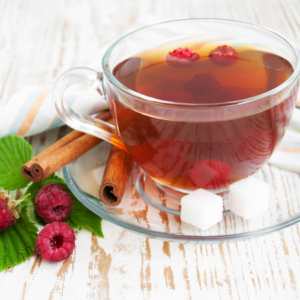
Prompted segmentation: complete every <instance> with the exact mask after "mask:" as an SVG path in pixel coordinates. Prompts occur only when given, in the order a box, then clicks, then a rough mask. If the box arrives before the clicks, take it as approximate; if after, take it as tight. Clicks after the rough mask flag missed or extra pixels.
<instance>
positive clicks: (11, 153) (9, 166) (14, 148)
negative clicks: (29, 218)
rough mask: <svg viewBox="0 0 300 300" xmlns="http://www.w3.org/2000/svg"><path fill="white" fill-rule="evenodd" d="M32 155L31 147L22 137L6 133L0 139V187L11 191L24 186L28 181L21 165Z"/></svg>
mask: <svg viewBox="0 0 300 300" xmlns="http://www.w3.org/2000/svg"><path fill="white" fill-rule="evenodd" d="M32 157H33V150H32V147H31V146H30V145H29V144H28V143H27V142H26V141H25V139H24V138H22V137H18V136H13V135H7V136H5V137H3V138H1V139H0V188H3V189H4V190H6V191H13V190H18V189H23V188H25V187H26V186H27V185H28V184H29V183H30V181H29V180H28V179H26V178H25V177H23V175H22V173H21V167H22V166H23V165H24V164H26V163H27V162H28V161H29V160H31V159H32Z"/></svg>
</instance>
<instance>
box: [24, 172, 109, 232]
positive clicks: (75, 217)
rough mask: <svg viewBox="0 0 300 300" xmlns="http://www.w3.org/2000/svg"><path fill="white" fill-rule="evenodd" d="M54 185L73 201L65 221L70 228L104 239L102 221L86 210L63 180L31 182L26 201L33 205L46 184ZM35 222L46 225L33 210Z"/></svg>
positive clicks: (56, 177) (48, 179)
mask: <svg viewBox="0 0 300 300" xmlns="http://www.w3.org/2000/svg"><path fill="white" fill-rule="evenodd" d="M50 183H56V184H58V185H60V186H61V187H62V188H63V189H64V190H65V191H67V192H68V193H69V194H70V196H71V199H72V200H73V208H72V212H71V214H70V216H69V218H68V220H67V221H66V223H67V224H68V225H69V226H71V227H72V228H74V229H76V228H79V227H86V228H88V229H89V230H91V231H92V232H94V233H95V234H96V235H97V236H99V237H104V236H103V232H102V227H101V221H102V219H101V218H100V217H99V216H97V215H96V214H94V213H93V212H91V211H90V210H89V209H87V208H86V207H85V206H84V205H83V204H82V203H81V202H80V201H79V200H78V199H77V198H76V197H75V196H74V195H73V194H72V192H71V191H70V189H69V187H68V186H67V184H66V183H65V181H64V180H63V179H61V178H60V177H58V176H56V175H51V176H49V177H47V178H46V179H45V180H43V181H40V182H33V183H32V184H31V185H30V186H29V187H28V189H27V191H26V194H30V196H29V197H28V199H29V200H30V201H31V202H32V203H33V204H34V198H35V196H36V195H37V193H38V192H39V190H40V189H41V188H42V187H43V186H44V185H46V184H50ZM34 213H35V218H36V221H37V222H38V223H39V224H41V225H43V226H45V225H46V223H45V222H44V220H43V219H42V218H41V217H40V216H39V215H38V214H37V212H36V210H34Z"/></svg>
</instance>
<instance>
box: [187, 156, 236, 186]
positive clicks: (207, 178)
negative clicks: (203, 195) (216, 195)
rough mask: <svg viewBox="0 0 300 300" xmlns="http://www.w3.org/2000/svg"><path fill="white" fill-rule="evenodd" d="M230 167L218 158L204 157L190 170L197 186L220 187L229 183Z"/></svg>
mask: <svg viewBox="0 0 300 300" xmlns="http://www.w3.org/2000/svg"><path fill="white" fill-rule="evenodd" d="M230 174H231V171H230V167H229V166H228V165H227V164H226V163H225V162H223V161H220V160H218V159H203V160H200V161H198V162H196V163H195V164H194V166H193V167H192V168H191V169H190V170H189V171H188V175H189V177H190V179H191V181H192V182H193V183H194V185H195V186H196V187H197V188H203V189H218V188H220V187H223V186H225V185H227V184H228V180H229V177H230Z"/></svg>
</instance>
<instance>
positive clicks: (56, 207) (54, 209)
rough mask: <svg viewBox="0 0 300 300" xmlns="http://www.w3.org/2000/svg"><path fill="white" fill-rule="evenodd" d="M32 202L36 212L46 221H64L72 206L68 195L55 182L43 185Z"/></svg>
mask: <svg viewBox="0 0 300 300" xmlns="http://www.w3.org/2000/svg"><path fill="white" fill-rule="evenodd" d="M34 202H35V209H36V212H37V213H38V215H39V216H41V217H42V218H43V220H44V221H45V222H46V223H52V222H62V221H66V220H67V219H68V217H69V215H70V213H71V211H72V206H73V201H72V199H71V197H70V195H69V194H68V193H67V192H66V191H65V190H64V189H63V188H62V187H61V186H59V185H58V184H56V183H50V184H46V185H44V186H43V187H42V188H41V189H40V190H39V192H38V194H37V195H36V197H35V199H34Z"/></svg>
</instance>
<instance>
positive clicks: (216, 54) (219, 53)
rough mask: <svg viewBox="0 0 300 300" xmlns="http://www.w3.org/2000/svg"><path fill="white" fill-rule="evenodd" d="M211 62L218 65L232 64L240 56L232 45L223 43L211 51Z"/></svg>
mask: <svg viewBox="0 0 300 300" xmlns="http://www.w3.org/2000/svg"><path fill="white" fill-rule="evenodd" d="M208 56H209V58H210V60H211V62H213V63H214V64H215V65H218V66H230V65H232V64H234V63H235V62H236V61H237V59H238V58H239V54H238V53H237V52H236V50H235V49H234V48H232V47H230V46H227V45H222V46H219V47H217V48H216V49H214V50H213V51H211V52H210V53H209V55H208Z"/></svg>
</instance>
